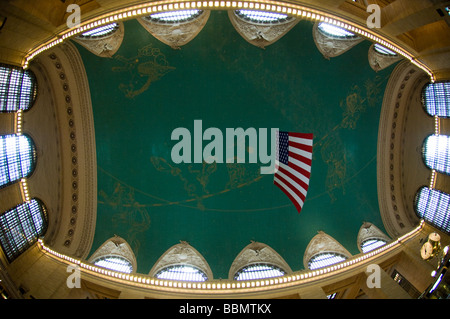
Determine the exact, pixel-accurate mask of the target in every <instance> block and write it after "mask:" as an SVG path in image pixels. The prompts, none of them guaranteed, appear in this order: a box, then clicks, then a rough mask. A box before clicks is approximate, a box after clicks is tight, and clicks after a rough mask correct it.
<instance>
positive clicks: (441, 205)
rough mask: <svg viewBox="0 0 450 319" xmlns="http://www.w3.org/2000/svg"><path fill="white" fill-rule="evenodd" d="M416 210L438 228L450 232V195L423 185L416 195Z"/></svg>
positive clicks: (420, 216)
mask: <svg viewBox="0 0 450 319" xmlns="http://www.w3.org/2000/svg"><path fill="white" fill-rule="evenodd" d="M415 207H416V212H417V215H418V216H419V218H423V219H424V220H425V221H427V222H428V223H430V224H432V225H433V226H435V227H436V228H438V229H440V230H442V231H444V232H447V233H450V195H449V194H447V193H444V192H441V191H438V190H435V189H430V188H427V187H423V188H421V189H420V190H419V192H418V193H417V195H416V203H415Z"/></svg>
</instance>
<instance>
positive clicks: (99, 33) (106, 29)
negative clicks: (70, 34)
mask: <svg viewBox="0 0 450 319" xmlns="http://www.w3.org/2000/svg"><path fill="white" fill-rule="evenodd" d="M117 29H119V24H118V23H116V22H114V23H111V24H108V25H104V26H101V27H98V28H95V29H91V30H89V31H86V32H83V33H82V34H81V35H80V36H79V37H80V38H84V39H86V38H89V39H98V38H104V37H107V36H110V35H111V34H113V33H114V32H116V31H117Z"/></svg>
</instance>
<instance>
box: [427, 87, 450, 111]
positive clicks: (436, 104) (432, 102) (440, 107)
mask: <svg viewBox="0 0 450 319" xmlns="http://www.w3.org/2000/svg"><path fill="white" fill-rule="evenodd" d="M422 102H423V105H424V107H425V109H426V112H427V113H428V114H429V115H431V116H439V117H444V118H450V82H437V83H430V84H427V85H426V86H425V87H424V90H423V92H422Z"/></svg>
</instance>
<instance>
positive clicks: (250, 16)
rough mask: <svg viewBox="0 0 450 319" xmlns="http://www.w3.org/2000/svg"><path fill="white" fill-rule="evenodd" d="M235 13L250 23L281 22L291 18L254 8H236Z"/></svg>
mask: <svg viewBox="0 0 450 319" xmlns="http://www.w3.org/2000/svg"><path fill="white" fill-rule="evenodd" d="M235 14H236V15H237V16H238V17H239V18H241V19H243V20H245V21H248V22H252V23H281V22H286V21H289V20H292V19H293V18H292V17H289V16H288V15H286V14H282V13H276V12H266V11H255V10H236V11H235Z"/></svg>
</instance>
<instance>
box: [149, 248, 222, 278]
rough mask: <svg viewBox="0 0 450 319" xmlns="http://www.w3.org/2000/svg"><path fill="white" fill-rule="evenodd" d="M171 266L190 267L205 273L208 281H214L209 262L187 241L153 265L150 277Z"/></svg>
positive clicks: (169, 250)
mask: <svg viewBox="0 0 450 319" xmlns="http://www.w3.org/2000/svg"><path fill="white" fill-rule="evenodd" d="M171 265H190V266H194V267H196V268H198V269H200V270H201V271H203V272H204V273H205V274H206V276H207V277H208V280H212V279H213V273H212V271H211V268H210V267H209V264H208V262H207V261H206V260H205V258H203V256H202V255H201V254H200V253H199V252H198V251H197V250H196V249H195V248H194V247H192V246H191V245H189V244H188V243H187V242H185V241H181V242H180V243H179V244H177V245H174V246H172V247H170V248H169V249H168V250H167V251H166V252H165V253H164V254H163V255H162V256H161V257H160V258H159V259H158V260H157V261H156V263H155V264H154V265H153V267H152V269H151V270H150V272H149V275H150V276H152V277H154V276H155V275H156V274H157V273H158V272H159V271H160V270H161V269H163V268H166V267H168V266H171Z"/></svg>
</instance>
